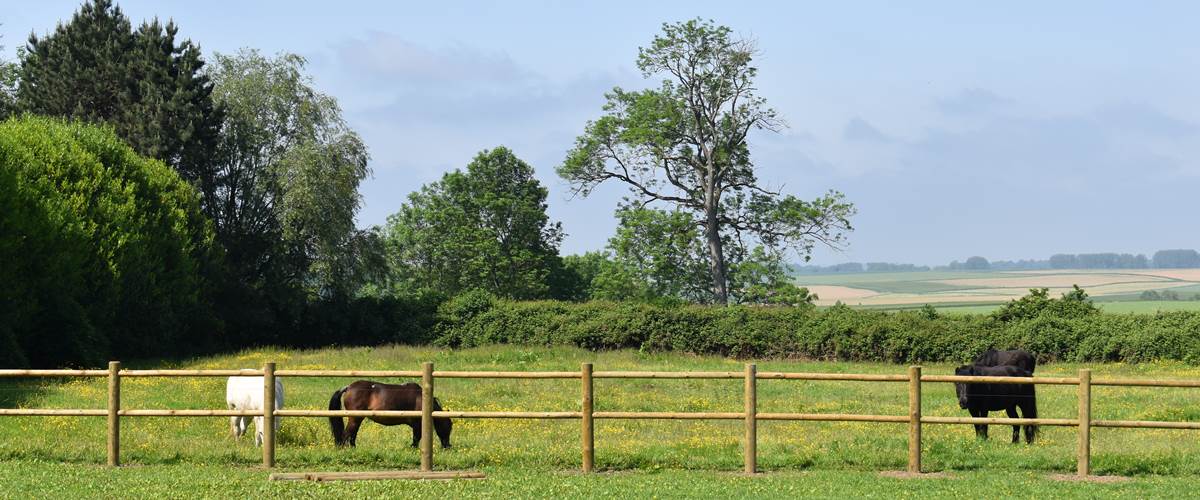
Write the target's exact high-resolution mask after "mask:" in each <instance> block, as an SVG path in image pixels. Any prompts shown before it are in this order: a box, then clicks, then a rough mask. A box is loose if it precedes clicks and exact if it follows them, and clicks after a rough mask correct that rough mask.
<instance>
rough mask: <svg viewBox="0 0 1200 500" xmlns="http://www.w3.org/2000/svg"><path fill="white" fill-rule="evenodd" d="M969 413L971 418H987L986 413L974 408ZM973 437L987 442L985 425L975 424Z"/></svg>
mask: <svg viewBox="0 0 1200 500" xmlns="http://www.w3.org/2000/svg"><path fill="white" fill-rule="evenodd" d="M969 411H970V412H971V416H972V417H975V418H981V417H986V416H987V411H985V410H977V409H975V408H972V409H970V410H969ZM975 437H977V438H979V439H982V440H984V441H987V425H984V424H975Z"/></svg>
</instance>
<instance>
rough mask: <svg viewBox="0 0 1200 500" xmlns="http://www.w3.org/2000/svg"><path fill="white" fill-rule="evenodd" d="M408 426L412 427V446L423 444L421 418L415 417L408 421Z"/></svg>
mask: <svg viewBox="0 0 1200 500" xmlns="http://www.w3.org/2000/svg"><path fill="white" fill-rule="evenodd" d="M408 426H409V427H412V435H413V436H412V447H413V448H417V447H419V446H421V420H420V419H417V418H414V419H411V420H409V421H408Z"/></svg>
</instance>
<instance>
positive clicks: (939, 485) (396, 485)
mask: <svg viewBox="0 0 1200 500" xmlns="http://www.w3.org/2000/svg"><path fill="white" fill-rule="evenodd" d="M4 465H5V467H4V468H2V469H0V484H2V485H3V486H4V489H3V491H2V494H3V495H4V496H10V495H11V496H14V497H21V498H53V499H61V498H176V497H190V498H396V497H411V498H503V499H511V498H978V497H980V496H981V495H983V496H986V497H987V498H1012V497H1018V498H1029V497H1046V498H1187V497H1189V496H1191V495H1192V494H1193V493H1194V492H1195V479H1194V478H1188V477H1169V476H1157V475H1151V476H1139V477H1135V478H1132V479H1131V480H1128V481H1124V482H1118V483H1112V484H1094V483H1080V482H1065V481H1058V480H1054V479H1051V477H1050V476H1049V475H1048V474H1046V473H1042V472H1008V471H999V472H994V471H988V470H972V471H956V472H952V473H948V474H947V475H945V476H943V477H936V476H935V477H923V478H894V477H885V476H882V475H880V474H879V473H878V472H875V471H864V470H844V471H819V470H818V471H798V472H796V471H782V472H780V471H768V472H766V473H764V474H759V475H757V476H753V477H750V476H744V475H741V474H738V473H732V472H730V473H713V472H705V471H689V470H674V469H665V470H664V469H659V470H651V471H636V472H634V471H628V472H626V471H620V472H606V471H601V472H598V473H596V474H590V475H584V474H579V473H575V472H562V471H553V470H537V469H526V468H522V469H509V468H503V467H501V468H488V469H483V470H482V472H484V473H485V474H487V478H486V479H482V480H456V481H396V480H390V481H354V482H327V483H316V482H310V481H267V479H266V478H267V474H268V473H267V472H266V471H264V470H260V469H256V468H253V467H243V466H228V465H220V464H200V465H194V464H170V465H156V466H152V467H131V468H122V469H116V470H113V469H108V468H105V467H102V466H94V465H81V464H60V463H47V462H38V461H27V460H20V461H10V462H7V463H5V464H4ZM295 470H297V471H299V469H295ZM305 470H308V469H305ZM985 492H986V494H985Z"/></svg>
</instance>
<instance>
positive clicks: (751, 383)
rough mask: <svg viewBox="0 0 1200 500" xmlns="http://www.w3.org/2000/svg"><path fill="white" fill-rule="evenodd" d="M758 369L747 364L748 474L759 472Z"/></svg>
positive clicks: (751, 364)
mask: <svg viewBox="0 0 1200 500" xmlns="http://www.w3.org/2000/svg"><path fill="white" fill-rule="evenodd" d="M757 381H758V367H756V366H755V365H754V364H753V363H746V474H754V473H755V472H758V384H757Z"/></svg>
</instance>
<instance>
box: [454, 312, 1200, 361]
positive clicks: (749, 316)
mask: <svg viewBox="0 0 1200 500" xmlns="http://www.w3.org/2000/svg"><path fill="white" fill-rule="evenodd" d="M1063 316H1070V315H1067V314H1064V313H1063V311H1061V310H1057V309H1053V308H1052V309H1048V310H1045V311H1043V312H1042V313H1041V314H1038V315H1035V316H1032V317H1025V318H1018V319H1013V320H1001V319H998V318H996V317H995V316H982V315H967V316H938V315H936V314H930V313H929V312H928V311H906V312H878V311H864V310H856V309H851V308H848V307H832V308H828V309H818V308H814V307H798V308H761V307H727V308H719V307H703V306H686V307H678V308H664V307H657V306H651V305H644V304H633V303H612V302H590V303H583V304H573V303H567V302H553V301H542V302H509V301H495V300H490V299H487V298H486V297H480V296H478V295H475V296H472V295H467V296H464V297H460V298H458V299H455V300H452V301H450V302H447V303H445V304H443V306H442V308H441V310H440V313H439V323H438V325H437V339H436V341H437V342H438V343H439V344H442V345H447V346H454V347H469V346H477V345H484V344H494V343H511V344H532V345H574V346H579V347H584V348H588V349H620V348H635V349H643V350H648V351H659V350H672V351H680V352H689V353H696V354H719V355H725V356H736V357H776V358H782V357H795V358H809V359H822V360H844V361H885V362H897V363H909V362H925V361H955V362H957V361H964V360H969V359H971V358H972V357H974V355H976V354H978V353H979V352H981V351H983V350H985V349H987V348H1023V349H1027V350H1030V351H1032V352H1035V353H1037V354H1038V356H1039V357H1040V358H1041V359H1042V360H1043V361H1048V360H1061V361H1128V362H1144V361H1152V360H1158V359H1172V360H1184V361H1187V362H1190V363H1200V313H1192V312H1171V313H1162V314H1157V315H1146V314H1143V315H1134V314H1127V315H1117V314H1102V313H1099V312H1096V313H1094V314H1083V315H1077V316H1076V317H1063Z"/></svg>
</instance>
